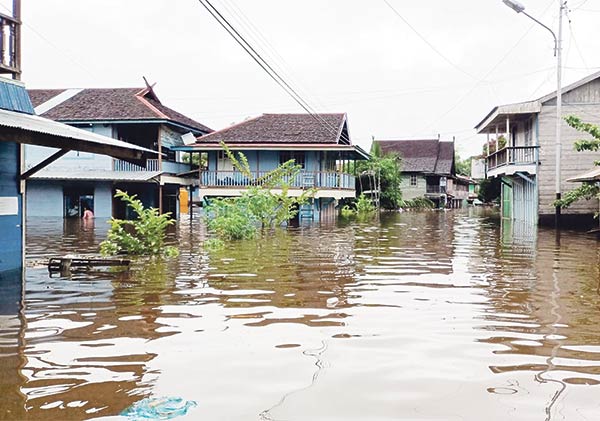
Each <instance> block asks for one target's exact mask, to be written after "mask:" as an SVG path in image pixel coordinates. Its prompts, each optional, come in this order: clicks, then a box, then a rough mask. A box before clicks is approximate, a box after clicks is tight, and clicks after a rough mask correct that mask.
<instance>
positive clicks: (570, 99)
mask: <svg viewBox="0 0 600 421" xmlns="http://www.w3.org/2000/svg"><path fill="white" fill-rule="evenodd" d="M562 92H563V96H562V114H563V116H568V115H577V116H579V117H580V118H581V119H582V120H584V121H586V122H588V123H592V124H599V123H600V72H597V73H594V74H592V75H590V76H588V77H586V78H584V79H581V80H579V81H578V82H576V83H573V84H572V85H569V86H566V87H564V88H563V89H562ZM475 128H476V129H477V132H478V133H482V134H487V135H488V143H490V141H491V143H492V144H493V141H494V140H496V139H498V138H499V137H500V136H503V137H504V138H505V139H506V140H507V144H506V147H504V148H502V149H500V150H498V151H494V150H492V151H491V153H490V154H489V155H488V156H487V157H486V170H487V178H495V177H498V178H500V179H501V181H502V189H501V205H502V216H503V217H505V218H509V219H514V220H521V221H527V222H528V223H531V224H537V223H538V221H539V222H540V223H544V222H550V221H553V220H554V214H555V208H554V207H553V206H552V202H553V201H554V200H555V198H556V187H555V180H556V172H555V171H556V170H555V168H556V166H555V157H556V149H555V136H556V92H553V93H550V94H548V95H545V96H543V97H541V98H538V99H536V100H532V101H527V102H521V103H518V104H509V105H500V106H497V107H494V109H492V110H491V111H490V112H489V113H488V115H486V116H485V118H484V119H483V120H481V122H480V123H479V124H477V126H475ZM586 137H589V136H586V135H584V134H582V133H581V132H578V131H576V130H574V129H572V128H570V127H569V126H567V124H566V123H563V125H562V131H561V139H562V140H561V179H560V189H561V191H562V192H565V191H567V190H570V189H571V188H573V185H572V184H571V183H568V182H567V180H568V179H572V178H575V177H577V176H578V175H580V174H581V173H582V172H585V171H588V170H589V169H590V168H592V167H593V166H594V161H595V160H598V159H599V157H600V154H598V153H591V152H585V153H584V152H576V151H575V150H574V149H573V143H574V141H575V140H577V139H581V138H586ZM597 210H598V203H597V202H596V201H580V202H576V203H574V204H573V205H572V206H571V207H569V208H568V209H564V210H562V213H563V217H562V219H563V220H565V222H568V221H567V220H569V219H571V220H577V219H580V217H582V216H585V217H587V218H588V219H590V220H591V216H592V215H593V214H594V213H595V212H596V211H597Z"/></svg>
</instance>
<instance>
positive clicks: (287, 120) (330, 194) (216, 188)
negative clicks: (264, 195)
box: [177, 114, 369, 220]
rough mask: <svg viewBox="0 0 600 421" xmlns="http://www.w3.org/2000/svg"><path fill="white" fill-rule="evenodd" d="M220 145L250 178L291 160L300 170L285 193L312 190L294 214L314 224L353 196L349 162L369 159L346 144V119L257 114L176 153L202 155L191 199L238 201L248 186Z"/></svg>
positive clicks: (340, 116) (357, 149) (308, 115)
mask: <svg viewBox="0 0 600 421" xmlns="http://www.w3.org/2000/svg"><path fill="white" fill-rule="evenodd" d="M221 142H224V143H225V144H226V145H227V146H228V148H229V149H230V150H231V151H234V152H236V153H237V152H243V153H244V155H245V156H246V157H247V159H248V162H249V164H250V167H251V169H252V170H253V179H256V178H259V177H261V176H262V175H264V174H265V173H266V172H268V171H271V170H273V169H275V168H276V167H277V166H278V165H280V164H282V163H284V162H286V161H289V160H290V159H293V160H295V162H296V164H298V165H300V166H301V167H302V170H301V172H300V173H299V174H298V175H297V177H295V178H294V179H293V180H289V182H290V190H289V194H290V196H298V195H299V194H301V192H302V191H303V190H305V189H307V188H314V189H316V194H315V197H314V201H313V203H311V205H310V206H306V207H305V208H303V209H301V212H300V217H303V218H310V219H316V220H319V219H323V218H329V217H333V216H335V213H336V210H335V207H336V204H337V201H338V200H340V199H343V198H350V197H355V195H356V189H355V177H354V175H353V174H351V173H350V171H349V168H350V165H349V163H350V161H354V160H363V159H368V158H369V155H368V154H367V153H366V152H364V151H363V150H362V149H361V148H359V147H358V146H355V145H352V142H351V141H350V134H349V131H348V124H347V118H346V114H318V115H310V114H263V115H261V116H259V117H255V118H252V119H249V120H246V121H244V122H242V123H239V124H235V125H233V126H231V127H228V128H225V129H223V130H219V131H216V132H213V133H210V134H208V135H205V136H202V137H199V138H198V140H197V142H196V143H195V144H193V145H189V146H186V147H179V148H177V150H180V151H187V152H198V153H206V154H207V164H208V165H207V168H206V169H204V170H202V171H201V172H200V173H199V178H198V184H199V195H198V197H197V198H196V199H197V200H200V201H203V200H205V199H207V198H211V197H227V196H239V195H240V194H241V193H242V192H243V191H244V190H245V189H246V188H247V187H248V186H249V185H250V183H251V182H252V180H249V179H247V178H246V177H244V176H243V175H242V174H240V173H239V172H238V171H236V170H235V168H233V166H232V163H231V161H230V160H229V159H228V158H227V155H226V154H225V152H224V151H223V148H222V147H221V144H220V143H221Z"/></svg>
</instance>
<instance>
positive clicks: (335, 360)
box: [0, 209, 600, 421]
mask: <svg viewBox="0 0 600 421" xmlns="http://www.w3.org/2000/svg"><path fill="white" fill-rule="evenodd" d="M484 212H485V211H483V210H479V209H470V210H468V211H455V212H424V213H400V214H390V215H383V216H382V218H381V220H380V221H377V222H368V223H357V222H353V223H348V222H343V221H340V222H338V223H336V224H332V225H322V226H318V225H313V226H303V227H300V228H294V229H290V230H288V231H283V230H282V231H279V232H277V233H276V235H275V236H273V237H269V238H265V239H261V240H256V241H249V242H236V243H233V244H231V245H230V246H228V247H226V248H225V249H223V250H217V251H206V250H203V248H202V242H203V241H204V239H205V237H206V234H205V232H204V229H203V227H202V224H201V223H200V221H199V220H198V219H194V220H193V221H191V222H190V221H189V220H183V221H180V223H179V226H178V227H177V230H176V232H174V233H172V234H171V235H172V240H173V241H174V240H175V239H177V241H178V242H179V247H180V251H181V255H180V256H179V257H178V258H177V259H173V260H169V261H166V262H147V261H146V262H137V263H136V264H135V265H134V266H133V270H132V272H131V273H130V274H124V273H114V274H111V273H102V272H99V273H92V274H73V275H72V276H71V277H70V278H67V277H60V276H56V275H54V276H53V277H49V275H48V271H47V269H46V268H45V267H44V266H41V265H39V264H37V265H36V264H35V263H36V261H37V260H39V259H41V258H42V257H46V258H47V257H48V256H49V255H64V254H67V253H69V252H96V251H97V249H98V244H99V243H100V241H102V240H103V239H104V237H105V235H106V231H107V228H108V225H107V224H106V223H105V221H104V220H96V221H95V226H86V227H83V226H81V222H80V221H78V220H76V221H63V220H62V219H60V220H58V219H57V220H35V219H33V220H31V221H30V223H29V226H28V250H27V251H28V260H29V262H30V267H29V268H28V269H27V276H26V290H25V293H24V303H25V305H24V309H23V310H22V311H21V312H17V310H16V309H14V310H11V309H10V308H8V309H2V310H3V311H1V312H0V402H1V405H0V419H32V420H33V419H36V420H39V419H47V420H58V419H89V418H102V419H125V418H124V417H120V416H119V414H120V413H121V412H122V411H124V410H125V409H126V408H128V407H129V406H130V405H132V404H133V403H135V402H136V401H139V400H141V399H143V398H145V397H149V396H153V397H165V396H167V397H168V396H172V397H181V398H183V399H184V400H188V401H194V402H196V404H197V405H196V406H195V407H192V408H190V410H189V411H188V413H187V416H186V417H182V419H183V418H186V419H193V420H200V419H204V420H482V419H485V420H488V421H490V420H508V419H510V420H544V419H547V420H569V421H571V420H597V419H600V400H599V399H598V396H599V394H600V328H599V327H598V326H600V284H599V282H600V274H599V264H600V253H599V251H600V249H599V247H598V243H597V241H596V239H595V237H593V236H590V235H587V234H583V233H576V232H569V231H566V232H562V233H561V234H560V236H557V235H556V234H555V231H553V230H549V229H544V228H540V229H539V231H532V230H531V229H529V230H528V229H524V228H523V227H519V226H513V227H511V226H501V224H500V221H499V219H498V217H497V215H494V214H486V213H484ZM17 287H18V282H15V288H17Z"/></svg>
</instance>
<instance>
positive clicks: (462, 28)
mask: <svg viewBox="0 0 600 421" xmlns="http://www.w3.org/2000/svg"><path fill="white" fill-rule="evenodd" d="M3 2H4V4H7V3H9V4H10V1H8V0H0V4H2V3H3ZM212 2H213V4H214V5H215V6H216V7H217V8H218V9H220V10H221V11H222V12H223V14H224V15H225V16H226V17H227V18H228V19H229V20H230V22H231V23H233V24H234V26H235V27H236V28H237V29H238V30H239V31H240V32H241V33H242V34H244V36H245V37H246V38H247V39H248V40H249V41H250V42H251V44H252V45H253V46H254V47H255V48H256V49H257V50H258V51H259V52H261V54H263V56H264V57H265V58H266V59H267V60H268V61H269V63H270V64H271V65H272V66H273V67H276V68H278V69H280V71H281V74H282V75H284V76H285V78H286V80H287V81H288V82H289V83H290V84H291V85H293V86H294V87H296V88H297V89H298V91H299V92H301V93H302V96H303V98H304V99H305V100H306V101H307V102H308V103H310V104H311V105H312V106H313V108H314V109H316V110H317V111H319V112H346V113H348V122H349V128H350V135H351V137H352V140H353V142H354V143H355V144H359V145H361V146H363V147H369V145H370V143H371V137H372V136H374V137H375V138H376V139H402V138H431V137H437V135H438V134H441V137H442V139H447V140H451V139H452V137H453V136H455V137H456V142H457V147H458V151H459V152H460V154H461V155H462V156H463V157H466V156H468V155H471V154H475V153H478V152H479V151H480V150H481V144H482V142H483V139H482V138H481V137H480V136H475V131H474V129H473V126H474V125H475V124H477V123H478V122H479V121H480V120H481V119H482V118H483V117H485V115H486V114H487V113H488V112H489V111H490V110H491V109H492V107H494V106H495V105H499V104H505V103H511V102H520V101H525V100H530V99H535V98H537V97H540V96H542V95H544V94H546V93H548V92H550V91H553V90H554V89H555V87H556V73H555V72H556V59H555V57H554V56H553V41H552V36H551V35H550V33H549V32H547V31H546V30H544V29H543V28H542V27H540V26H538V25H536V24H535V23H534V22H532V21H531V20H529V19H528V18H527V17H526V16H524V15H522V14H521V15H518V14H517V13H515V12H514V11H512V10H511V9H509V8H508V7H506V6H505V5H504V4H503V3H502V1H501V0H418V1H415V0H413V1H408V0H387V3H389V5H391V6H392V7H393V8H394V9H395V10H396V12H397V13H396V12H394V10H392V8H390V6H389V5H388V4H386V1H385V0H369V1H367V0H362V1H361V0H302V1H291V0H243V1H242V0H212ZM523 4H524V5H525V6H526V10H527V12H529V13H530V14H531V15H533V16H535V17H536V18H538V19H539V20H541V21H542V22H544V23H545V24H547V25H548V26H550V27H552V28H553V29H555V30H556V31H557V30H558V10H559V1H558V0H523ZM568 5H569V8H570V10H571V11H570V13H569V19H570V23H569V21H568V20H567V19H565V21H564V25H563V34H564V43H563V48H564V49H563V55H564V68H563V69H564V70H563V71H564V82H565V84H566V83H570V82H573V81H575V80H577V79H579V78H581V77H584V76H586V75H587V74H590V73H593V72H595V71H597V70H599V69H600V54H599V53H598V52H600V30H599V29H598V28H599V27H600V26H599V25H598V22H599V19H600V0H587V1H586V0H572V1H570V2H569V4H568ZM22 7H23V21H24V28H23V45H22V47H23V81H24V82H25V83H26V84H27V86H28V87H29V88H73V87H79V88H84V87H86V88H87V87H135V86H143V81H142V76H146V77H147V78H148V79H149V80H150V81H151V82H156V88H155V89H156V92H157V94H158V96H159V97H160V99H161V101H162V102H163V103H164V104H165V105H168V106H170V107H171V108H174V109H176V110H178V111H180V112H182V113H184V114H186V115H188V116H190V117H192V118H194V119H196V120H198V121H199V122H201V123H204V124H206V125H208V126H209V127H211V128H213V129H220V128H224V127H226V126H228V125H229V124H231V123H234V122H239V121H242V120H244V119H245V118H247V117H252V116H256V115H260V114H261V113H286V112H302V111H303V110H302V109H301V108H300V107H299V106H298V105H297V104H296V103H295V102H294V101H293V100H292V99H291V98H289V97H288V96H287V94H285V93H284V92H283V90H282V89H281V88H280V87H279V86H277V85H276V84H275V83H274V82H273V81H272V79H270V78H269V77H268V76H267V75H266V74H265V73H264V71H263V70H262V69H260V68H259V67H258V65H257V64H256V63H255V62H254V61H253V60H252V59H251V58H250V57H249V56H248V55H247V54H246V53H245V52H244V51H243V50H242V49H241V47H240V46H239V45H237V44H236V43H235V41H233V40H232V39H231V38H230V36H229V35H228V34H227V33H226V32H225V31H224V30H223V28H222V27H220V26H219V25H218V23H217V22H216V21H215V20H214V19H213V18H212V17H211V16H210V15H209V14H208V12H207V11H206V10H205V9H204V8H203V7H202V5H201V4H200V3H199V2H198V1H196V0H101V1H100V0H85V1H82V0H78V1H77V0H23V6H22Z"/></svg>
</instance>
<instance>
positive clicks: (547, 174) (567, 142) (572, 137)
mask: <svg viewBox="0 0 600 421" xmlns="http://www.w3.org/2000/svg"><path fill="white" fill-rule="evenodd" d="M598 83H600V82H595V84H598ZM596 89H597V90H600V85H598V86H597V87H596ZM579 90H581V91H580V92H572V93H568V94H567V95H565V97H566V98H568V99H569V102H568V101H567V100H566V99H565V101H564V102H563V107H562V115H563V117H564V116H568V115H576V116H578V117H580V118H581V119H582V120H583V121H585V122H587V123H593V124H597V125H600V91H597V92H596V93H595V94H592V91H591V90H590V88H589V87H588V85H585V86H583V87H581V88H579V89H578V90H576V91H579ZM576 100H577V101H578V100H595V101H597V102H594V103H587V104H583V103H575V102H574V101H576ZM555 137H556V106H555V105H544V106H543V107H542V111H541V113H540V119H539V142H540V166H539V168H538V180H539V213H540V215H544V214H546V215H550V214H553V213H554V208H553V207H552V205H551V204H552V202H553V201H554V199H555V197H556V194H555V186H554V180H555V157H556V154H555V150H556V149H555ZM582 138H586V139H591V138H592V137H591V136H589V135H586V134H583V133H581V132H578V131H577V130H575V129H572V128H571V127H569V126H568V125H567V124H566V123H564V124H563V127H562V131H561V180H562V181H561V192H562V193H563V195H564V193H565V192H566V191H568V190H571V189H573V188H576V187H578V186H579V185H580V184H579V183H570V182H566V181H565V180H566V179H568V178H571V177H575V176H577V175H579V174H581V173H583V172H585V171H588V170H590V169H592V168H593V167H594V161H596V160H600V152H576V151H575V150H574V149H573V144H574V142H575V141H576V140H579V139H582ZM597 211H598V201H597V200H589V201H580V202H578V203H576V204H573V205H572V206H571V207H570V208H568V209H564V210H563V213H564V214H593V213H595V212H597Z"/></svg>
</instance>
